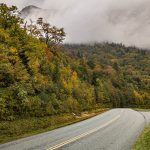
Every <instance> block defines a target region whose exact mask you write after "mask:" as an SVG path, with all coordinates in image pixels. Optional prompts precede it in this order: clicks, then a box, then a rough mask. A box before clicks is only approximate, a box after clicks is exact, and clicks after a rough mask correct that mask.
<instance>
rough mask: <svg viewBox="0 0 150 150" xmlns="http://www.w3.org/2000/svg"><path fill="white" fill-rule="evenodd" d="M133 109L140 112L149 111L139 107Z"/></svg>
mask: <svg viewBox="0 0 150 150" xmlns="http://www.w3.org/2000/svg"><path fill="white" fill-rule="evenodd" d="M133 110H135V111H141V112H150V109H141V108H134V109H133Z"/></svg>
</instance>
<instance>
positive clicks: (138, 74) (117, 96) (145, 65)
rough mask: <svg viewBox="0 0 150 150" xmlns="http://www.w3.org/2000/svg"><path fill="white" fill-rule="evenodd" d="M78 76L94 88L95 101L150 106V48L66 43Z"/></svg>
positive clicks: (114, 104) (120, 105)
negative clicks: (149, 49)
mask: <svg viewBox="0 0 150 150" xmlns="http://www.w3.org/2000/svg"><path fill="white" fill-rule="evenodd" d="M62 50H63V51H65V52H67V53H69V56H70V57H72V59H75V60H76V61H75V64H74V68H76V62H78V63H77V66H80V67H78V68H77V69H76V72H77V73H78V75H79V78H80V79H81V80H83V81H86V82H88V83H90V84H91V85H92V86H93V88H94V94H95V101H96V103H100V104H104V106H106V105H107V106H110V107H141V108H150V51H148V50H144V49H139V48H136V47H125V46H124V45H123V44H115V43H100V44H99V43H95V44H65V45H64V47H63V49H62Z"/></svg>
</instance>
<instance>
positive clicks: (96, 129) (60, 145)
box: [46, 115, 121, 150]
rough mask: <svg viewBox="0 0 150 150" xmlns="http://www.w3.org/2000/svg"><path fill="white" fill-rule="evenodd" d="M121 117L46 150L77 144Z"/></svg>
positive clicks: (118, 116)
mask: <svg viewBox="0 0 150 150" xmlns="http://www.w3.org/2000/svg"><path fill="white" fill-rule="evenodd" d="M120 116H121V115H117V116H116V117H115V118H113V119H112V120H110V121H108V122H106V123H105V124H103V125H101V126H99V127H97V128H94V129H92V130H90V131H88V132H85V133H83V134H81V135H78V136H76V137H74V138H72V139H69V140H67V141H64V142H62V143H60V144H58V145H55V146H52V147H50V148H48V149H46V150H56V149H58V148H60V147H62V146H64V145H67V144H69V143H72V142H75V141H77V140H79V139H81V138H83V137H85V136H87V135H89V134H92V133H94V132H96V131H98V130H100V129H102V128H104V127H106V126H108V125H110V124H111V123H113V122H115V121H116V120H118V119H119V118H120Z"/></svg>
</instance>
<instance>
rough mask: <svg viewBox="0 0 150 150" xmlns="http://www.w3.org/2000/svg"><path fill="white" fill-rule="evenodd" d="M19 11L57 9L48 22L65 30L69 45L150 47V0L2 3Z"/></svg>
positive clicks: (12, 0) (19, 0) (22, 0)
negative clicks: (103, 43)
mask: <svg viewBox="0 0 150 150" xmlns="http://www.w3.org/2000/svg"><path fill="white" fill-rule="evenodd" d="M0 2H4V3H7V4H9V5H17V6H18V8H19V9H21V8H23V7H24V6H27V5H36V6H38V7H41V8H43V9H50V10H57V14H56V15H55V16H51V15H50V14H42V15H43V16H46V17H45V18H46V20H47V21H49V22H50V23H53V24H54V25H57V26H59V27H64V28H65V31H66V33H67V38H66V41H67V42H75V43H82V42H83V43H84V42H102V41H109V42H117V43H123V44H126V45H135V46H139V47H144V48H150V0H0Z"/></svg>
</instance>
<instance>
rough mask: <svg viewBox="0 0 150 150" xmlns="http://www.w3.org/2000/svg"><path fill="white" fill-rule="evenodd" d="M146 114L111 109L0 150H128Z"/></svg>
mask: <svg viewBox="0 0 150 150" xmlns="http://www.w3.org/2000/svg"><path fill="white" fill-rule="evenodd" d="M148 122H150V113H149V112H147V113H142V112H137V111H134V110H132V109H112V110H110V111H108V112H105V113H103V114H101V115H98V116H96V117H93V118H91V119H88V120H85V121H81V122H79V123H76V124H73V125H69V126H66V127H63V128H59V129H56V130H53V131H49V132H46V133H42V134H38V135H35V136H31V137H27V138H24V139H20V140H17V141H13V142H9V143H6V144H1V145H0V150H57V149H58V150H130V149H131V147H132V145H133V144H134V143H135V141H136V140H137V138H138V136H139V135H140V134H141V132H142V131H143V129H144V128H145V127H146V125H147V124H148Z"/></svg>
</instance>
